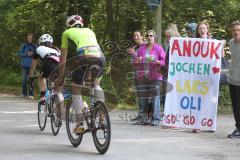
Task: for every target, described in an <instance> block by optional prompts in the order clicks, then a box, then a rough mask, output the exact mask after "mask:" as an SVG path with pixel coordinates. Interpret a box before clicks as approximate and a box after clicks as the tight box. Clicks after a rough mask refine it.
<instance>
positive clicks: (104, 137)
mask: <svg viewBox="0 0 240 160" xmlns="http://www.w3.org/2000/svg"><path fill="white" fill-rule="evenodd" d="M93 113H94V117H93V118H94V121H95V129H94V130H93V132H92V136H93V141H94V144H95V147H96V149H97V150H98V152H99V153H100V154H104V153H106V152H107V150H108V148H109V145H110V141H111V124H110V119H109V116H108V111H107V107H106V105H105V103H103V102H100V101H98V102H97V103H96V104H95V109H94V111H93Z"/></svg>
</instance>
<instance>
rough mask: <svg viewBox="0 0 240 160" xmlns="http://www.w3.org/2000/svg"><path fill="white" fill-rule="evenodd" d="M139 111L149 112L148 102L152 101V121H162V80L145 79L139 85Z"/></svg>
mask: <svg viewBox="0 0 240 160" xmlns="http://www.w3.org/2000/svg"><path fill="white" fill-rule="evenodd" d="M137 88H138V97H139V112H140V113H142V114H143V115H144V114H147V113H148V110H149V108H148V104H149V102H150V101H151V102H152V111H153V114H152V121H158V122H159V121H160V81H151V80H144V81H143V82H142V83H139V85H138V87H137Z"/></svg>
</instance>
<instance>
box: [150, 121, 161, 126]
mask: <svg viewBox="0 0 240 160" xmlns="http://www.w3.org/2000/svg"><path fill="white" fill-rule="evenodd" d="M158 125H159V121H152V122H151V123H150V126H158Z"/></svg>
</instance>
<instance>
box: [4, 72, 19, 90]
mask: <svg viewBox="0 0 240 160" xmlns="http://www.w3.org/2000/svg"><path fill="white" fill-rule="evenodd" d="M0 77H1V78H0V83H1V85H8V86H13V87H19V86H21V73H16V72H14V71H11V70H3V69H1V71H0Z"/></svg>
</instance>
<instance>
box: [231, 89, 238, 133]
mask: <svg viewBox="0 0 240 160" xmlns="http://www.w3.org/2000/svg"><path fill="white" fill-rule="evenodd" d="M229 91H230V96H231V101H232V108H233V115H234V119H235V122H236V123H235V126H236V128H237V129H238V130H240V98H239V95H240V86H235V85H232V84H229Z"/></svg>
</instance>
